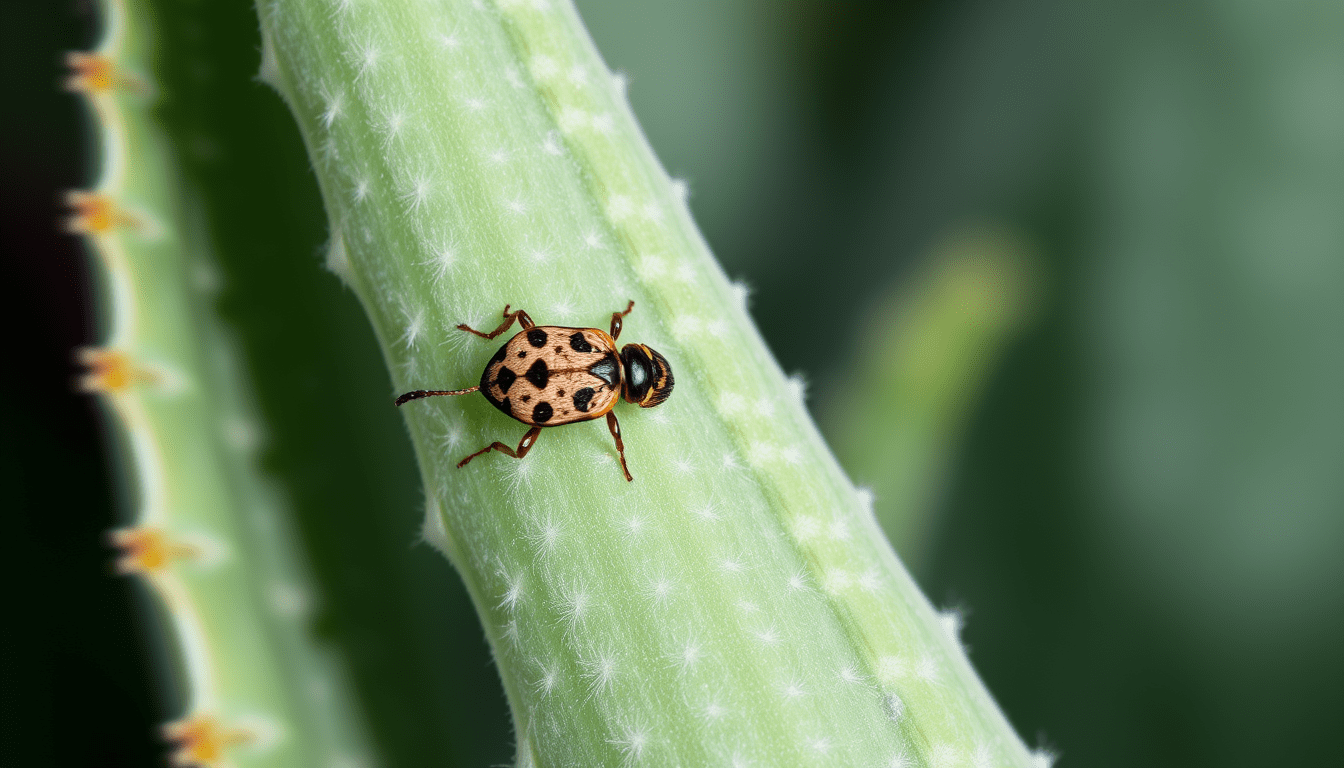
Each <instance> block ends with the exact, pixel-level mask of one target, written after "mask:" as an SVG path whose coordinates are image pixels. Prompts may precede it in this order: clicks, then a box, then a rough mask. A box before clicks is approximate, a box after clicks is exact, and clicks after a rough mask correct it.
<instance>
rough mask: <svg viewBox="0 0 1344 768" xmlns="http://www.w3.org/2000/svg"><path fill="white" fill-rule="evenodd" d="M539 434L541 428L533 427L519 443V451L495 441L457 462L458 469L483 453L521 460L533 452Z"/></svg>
mask: <svg viewBox="0 0 1344 768" xmlns="http://www.w3.org/2000/svg"><path fill="white" fill-rule="evenodd" d="M539 434H541V427H533V428H531V429H529V430H527V434H526V435H523V439H522V440H519V441H518V448H517V450H514V449H513V448H510V447H509V446H507V445H505V444H503V443H501V442H499V441H495V442H493V443H491V444H489V445H487V446H486V447H484V448H482V449H481V450H479V451H477V452H475V453H473V454H471V455H470V456H468V457H467V458H465V459H463V460H461V461H459V462H457V468H458V469H461V468H462V467H465V466H466V465H467V462H468V461H471V460H472V459H474V458H476V457H477V456H480V455H481V454H482V453H489V452H491V451H499V452H500V453H503V454H505V455H508V456H512V457H513V458H515V459H521V458H523V457H524V456H526V455H527V452H528V451H530V450H532V446H533V445H534V444H535V443H536V442H537V435H539Z"/></svg>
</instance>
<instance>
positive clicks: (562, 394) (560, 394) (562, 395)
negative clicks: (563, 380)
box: [555, 389, 565, 397]
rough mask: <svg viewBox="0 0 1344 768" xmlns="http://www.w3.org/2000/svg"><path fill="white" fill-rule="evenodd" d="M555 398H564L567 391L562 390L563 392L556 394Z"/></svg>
mask: <svg viewBox="0 0 1344 768" xmlns="http://www.w3.org/2000/svg"><path fill="white" fill-rule="evenodd" d="M555 396H556V397H564V396H565V390H563V389H562V390H560V391H559V392H556V393H555Z"/></svg>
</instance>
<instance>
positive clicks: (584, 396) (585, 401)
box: [574, 387, 597, 413]
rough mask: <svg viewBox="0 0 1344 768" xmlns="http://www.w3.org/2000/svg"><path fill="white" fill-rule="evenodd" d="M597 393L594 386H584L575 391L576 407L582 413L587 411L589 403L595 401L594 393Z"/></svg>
mask: <svg viewBox="0 0 1344 768" xmlns="http://www.w3.org/2000/svg"><path fill="white" fill-rule="evenodd" d="M596 394H597V390H595V389H593V388H592V387H584V388H583V389H580V390H579V391H578V392H575V393H574V407H575V408H578V409H579V412H580V413H587V412H588V405H589V403H591V402H593V395H596Z"/></svg>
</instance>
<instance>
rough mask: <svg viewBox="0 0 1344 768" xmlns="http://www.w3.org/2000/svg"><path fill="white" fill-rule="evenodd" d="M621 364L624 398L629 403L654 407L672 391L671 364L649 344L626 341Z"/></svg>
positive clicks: (642, 406) (622, 349)
mask: <svg viewBox="0 0 1344 768" xmlns="http://www.w3.org/2000/svg"><path fill="white" fill-rule="evenodd" d="M621 363H622V365H623V366H624V367H625V376H624V380H623V381H622V383H621V397H624V398H625V399H626V400H627V401H628V402H631V403H634V404H635V405H638V406H639V407H641V408H652V407H653V406H655V405H658V404H660V403H662V402H663V401H664V400H666V399H667V396H668V395H670V394H672V384H673V379H672V366H671V365H668V363H667V358H665V357H663V356H662V355H660V354H658V353H657V352H654V351H653V350H652V349H650V348H649V347H646V346H644V345H643V344H626V345H625V346H624V347H622V348H621Z"/></svg>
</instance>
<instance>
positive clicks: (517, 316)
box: [457, 304, 534, 339]
mask: <svg viewBox="0 0 1344 768" xmlns="http://www.w3.org/2000/svg"><path fill="white" fill-rule="evenodd" d="M514 320H517V321H518V322H519V323H520V324H521V325H522V326H523V330H524V331H526V330H527V329H528V328H531V327H532V326H533V325H534V323H533V322H532V318H530V317H528V316H527V313H526V312H524V311H523V310H521V309H519V310H517V311H514V312H510V311H509V305H508V304H505V305H504V322H502V323H500V324H499V327H498V328H496V329H495V330H493V331H491V332H489V333H482V332H480V331H478V330H476V329H475V328H472V327H471V326H469V325H467V324H466V323H462V324H460V325H458V326H457V327H458V329H459V330H463V331H466V332H467V333H474V334H476V335H477V336H480V337H481V338H482V339H493V338H495V337H496V336H498V335H499V334H501V333H503V332H505V331H507V330H509V327H510V326H512V325H513V321H514Z"/></svg>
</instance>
